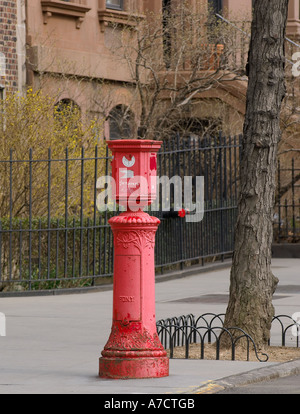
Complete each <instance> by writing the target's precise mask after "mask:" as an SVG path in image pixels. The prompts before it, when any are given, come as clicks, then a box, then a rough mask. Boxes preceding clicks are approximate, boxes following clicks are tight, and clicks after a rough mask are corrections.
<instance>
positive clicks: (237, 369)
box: [0, 259, 300, 394]
mask: <svg viewBox="0 0 300 414" xmlns="http://www.w3.org/2000/svg"><path fill="white" fill-rule="evenodd" d="M229 272H230V268H229V267H226V268H223V269H218V270H214V271H206V272H204V273H203V272H201V273H197V274H195V275H190V276H187V277H184V278H177V279H172V278H165V279H164V278H159V280H160V282H159V283H157V284H156V316H157V320H158V319H165V318H168V317H173V316H180V315H187V314H190V313H193V314H194V315H195V316H197V315H201V314H203V313H206V312H213V313H223V312H225V311H226V306H227V300H228V290H229ZM273 272H274V273H275V274H276V276H277V277H279V279H280V285H279V288H278V290H277V292H276V294H275V297H274V305H275V308H276V314H277V315H278V314H286V315H290V316H291V315H292V314H294V313H295V312H300V259H274V260H273ZM0 312H3V313H4V314H5V315H6V325H7V329H6V330H7V332H6V335H7V336H6V337H0V394H4V393H5V394H20V393H22V394H41V393H43V394H66V393H67V394H135V393H141V394H145V393H147V394H165V393H180V394H184V393H188V394H189V393H211V392H217V391H218V390H220V387H221V389H222V387H223V389H224V388H226V387H229V386H237V385H240V384H241V382H243V381H252V382H255V381H256V380H262V379H266V378H269V377H270V376H272V377H276V376H281V375H282V376H283V375H289V374H290V373H291V372H293V373H295V372H297V370H298V369H299V372H300V361H296V362H293V363H287V364H278V363H260V362H239V361H206V360H204V361H201V360H198V361H195V360H188V361H187V360H171V361H170V376H169V377H167V378H161V379H147V380H126V381H120V380H113V381H111V380H103V379H99V378H98V377H97V372H98V359H99V357H100V353H101V351H102V349H103V347H104V345H105V344H106V341H107V339H108V336H109V333H110V328H111V318H112V291H111V290H108V291H99V292H93V293H84V294H74V295H58V296H45V297H1V298H0ZM276 329H277V328H276ZM276 329H275V332H274V335H273V337H274V338H275V339H274V340H275V342H276V341H277V340H279V337H280V335H279V330H277V331H276ZM288 364H290V365H288ZM291 364H293V365H291Z"/></svg>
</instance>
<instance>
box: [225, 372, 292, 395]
mask: <svg viewBox="0 0 300 414" xmlns="http://www.w3.org/2000/svg"><path fill="white" fill-rule="evenodd" d="M218 394H300V375H295V376H291V377H285V378H278V379H274V380H272V381H266V382H259V383H257V384H252V385H251V384H250V385H247V386H244V387H238V388H230V389H228V390H224V391H221V392H218Z"/></svg>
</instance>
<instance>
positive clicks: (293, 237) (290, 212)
mask: <svg viewBox="0 0 300 414" xmlns="http://www.w3.org/2000/svg"><path fill="white" fill-rule="evenodd" d="M297 165H298V164H296V161H295V159H292V160H291V161H290V162H289V163H288V162H286V163H285V164H284V165H282V163H280V162H279V163H278V185H277V197H276V206H275V214H274V241H275V242H278V243H282V242H292V243H297V242H299V241H300V167H299V166H297Z"/></svg>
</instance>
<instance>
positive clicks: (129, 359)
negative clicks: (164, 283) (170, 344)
mask: <svg viewBox="0 0 300 414" xmlns="http://www.w3.org/2000/svg"><path fill="white" fill-rule="evenodd" d="M109 222H110V225H111V227H112V230H113V233H114V244H115V269H114V300H113V302H114V304H113V324H112V330H111V334H110V337H109V339H108V342H107V344H106V346H105V348H104V350H103V351H102V358H100V361H99V376H100V377H101V378H113V379H140V378H161V377H166V376H168V375H169V359H168V357H167V353H166V351H165V349H164V348H163V346H162V344H161V342H160V340H159V337H158V335H157V331H156V321H155V292H154V291H155V272H154V244H155V232H156V230H157V228H158V225H159V223H160V221H159V220H158V219H157V218H155V217H151V216H149V215H148V214H146V213H144V212H141V211H140V212H137V213H132V212H126V213H122V214H121V215H120V216H118V217H114V218H112V219H111V220H110V221H109Z"/></svg>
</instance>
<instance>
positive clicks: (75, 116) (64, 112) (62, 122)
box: [54, 99, 81, 137]
mask: <svg viewBox="0 0 300 414" xmlns="http://www.w3.org/2000/svg"><path fill="white" fill-rule="evenodd" d="M54 118H55V121H56V122H57V128H58V130H60V129H61V130H65V131H68V133H71V134H72V135H74V137H77V136H78V132H79V129H80V128H79V126H80V121H81V110H80V107H79V106H78V105H77V104H76V103H75V102H74V101H72V100H71V99H62V100H61V101H59V102H57V104H56V105H55V107H54Z"/></svg>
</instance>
